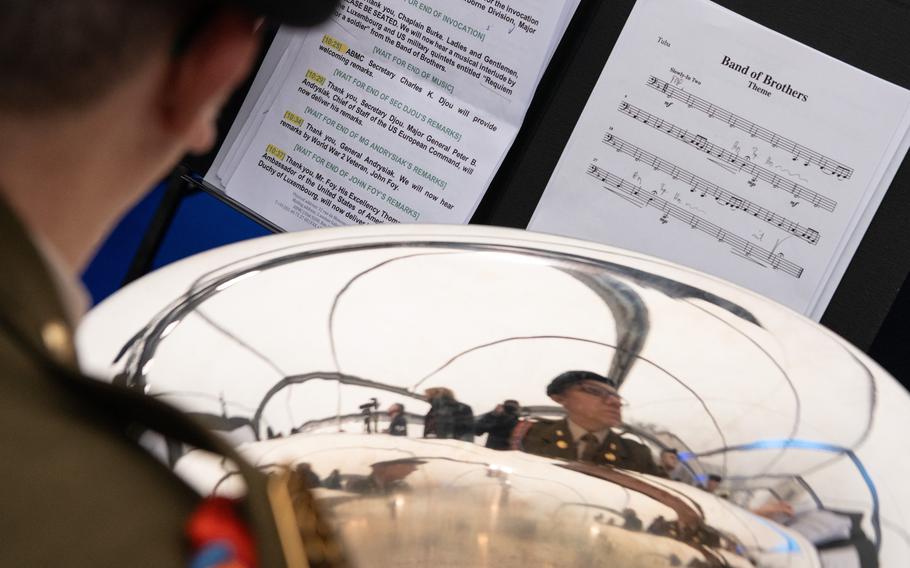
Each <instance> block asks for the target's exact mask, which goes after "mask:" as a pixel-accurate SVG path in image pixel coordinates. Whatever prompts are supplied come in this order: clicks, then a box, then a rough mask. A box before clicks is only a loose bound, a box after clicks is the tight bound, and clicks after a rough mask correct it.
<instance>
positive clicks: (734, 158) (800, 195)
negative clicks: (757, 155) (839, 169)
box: [619, 101, 837, 212]
mask: <svg viewBox="0 0 910 568" xmlns="http://www.w3.org/2000/svg"><path fill="white" fill-rule="evenodd" d="M619 111H620V112H621V113H623V114H626V115H628V116H630V117H632V118H634V119H635V120H637V121H639V122H641V123H643V124H647V125H648V126H650V127H651V128H654V129H655V130H659V131H660V132H663V133H664V134H667V135H669V136H672V137H673V138H676V139H678V140H682V141H683V142H685V143H686V144H688V145H690V146H692V147H694V148H695V149H697V150H699V151H701V152H704V153H706V154H708V155H709V156H713V157H716V158H719V159H720V160H721V161H722V162H724V163H726V164H730V165H732V166H733V167H735V168H736V169H737V170H739V171H743V172H746V173H749V174H752V178H753V179H756V180H758V179H760V180H762V181H764V182H766V183H768V184H769V185H771V187H773V188H774V189H780V190H783V191H786V192H787V193H790V194H792V195H793V197H795V198H797V199H805V200H806V201H808V202H810V203H812V205H814V206H815V207H821V208H822V209H824V210H826V211H829V212H833V211H834V209H835V208H836V207H837V202H836V201H834V200H833V199H831V198H828V197H825V196H824V195H821V194H820V193H817V192H815V191H812V190H811V189H809V188H808V187H804V186H802V185H799V184H797V183H795V182H793V181H791V180H789V179H786V178H782V177H781V176H779V175H778V174H775V173H774V172H772V171H770V170H768V169H766V168H763V167H762V166H759V165H756V164H753V163H752V162H751V161H750V160H748V159H746V158H744V157H742V156H738V155H737V154H734V153H733V152H730V151H728V150H725V149H723V148H721V147H720V146H716V145H715V144H712V143H711V142H709V141H708V139H707V138H705V137H704V136H701V135H700V134H691V133H690V132H689V131H687V130H684V129H682V128H679V127H678V126H676V125H674V124H673V123H671V122H668V121H665V120H663V119H661V118H660V117H657V116H654V115H652V114H650V113H648V112H646V111H644V110H642V109H640V108H638V107H636V106H633V105H631V104H629V103H627V102H626V101H622V102H621V103H619Z"/></svg>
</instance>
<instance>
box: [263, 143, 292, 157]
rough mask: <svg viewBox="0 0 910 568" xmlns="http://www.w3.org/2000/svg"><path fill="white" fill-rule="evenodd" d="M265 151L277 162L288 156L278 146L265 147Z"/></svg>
mask: <svg viewBox="0 0 910 568" xmlns="http://www.w3.org/2000/svg"><path fill="white" fill-rule="evenodd" d="M265 151H266V153H268V154H271V155H272V156H275V157H276V158H278V159H279V160H283V159H284V157H285V156H287V155H288V154H287V152H285V151H284V150H282V149H281V148H279V147H278V146H274V145H272V144H269V145H268V146H266V147H265Z"/></svg>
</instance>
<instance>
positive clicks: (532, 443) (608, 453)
mask: <svg viewBox="0 0 910 568" xmlns="http://www.w3.org/2000/svg"><path fill="white" fill-rule="evenodd" d="M525 428H526V429H527V433H526V434H525V435H524V437H523V438H522V440H521V447H520V449H521V450H523V451H525V452H528V453H529V454H535V455H538V456H543V457H548V458H560V459H564V460H569V461H578V447H577V446H576V444H575V441H574V440H573V439H572V433H571V432H570V431H569V423H568V421H567V420H565V419H563V420H558V421H550V420H541V419H538V420H537V421H535V422H531V423H530V426H529V427H528V426H526V427H525ZM592 463H594V464H597V465H612V466H615V467H618V468H622V469H628V470H632V471H637V472H640V473H647V474H650V475H657V476H660V477H665V475H664V474H663V472H662V471H661V470H660V468H658V467H657V464H656V463H655V462H654V458H653V457H652V456H651V450H650V449H648V447H647V446H645V445H644V444H641V443H639V442H636V441H634V440H630V439H628V438H623V437H621V436H620V435H619V434H617V433H616V432H613V431H610V432H609V433H608V434H607V437H606V438H604V441H603V443H602V444H600V447H599V448H598V449H597V453H596V454H595V455H594V459H593V460H592Z"/></svg>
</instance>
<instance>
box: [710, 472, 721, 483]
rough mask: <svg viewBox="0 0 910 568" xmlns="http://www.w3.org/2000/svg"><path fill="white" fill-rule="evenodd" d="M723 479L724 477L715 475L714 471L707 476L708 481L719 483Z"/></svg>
mask: <svg viewBox="0 0 910 568" xmlns="http://www.w3.org/2000/svg"><path fill="white" fill-rule="evenodd" d="M723 480H724V478H723V477H721V476H719V475H717V474H716V473H712V474H710V475H709V476H708V481H716V482H718V483H720V482H721V481H723Z"/></svg>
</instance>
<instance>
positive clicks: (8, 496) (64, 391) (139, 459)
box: [0, 200, 285, 568]
mask: <svg viewBox="0 0 910 568" xmlns="http://www.w3.org/2000/svg"><path fill="white" fill-rule="evenodd" d="M0 259H2V263H3V270H2V276H0V463H2V464H3V465H2V466H0V508H2V512H0V540H2V542H3V546H0V566H92V567H95V566H154V567H157V568H160V567H166V566H167V567H170V566H185V565H187V564H188V562H189V558H190V551H189V550H188V549H187V546H186V543H185V537H184V524H185V523H186V521H187V518H188V517H189V515H190V514H191V512H192V511H193V510H194V508H195V507H196V506H197V505H198V504H199V501H200V497H199V495H198V494H196V493H195V492H193V491H192V490H191V489H190V488H189V487H188V486H187V485H186V484H185V483H183V482H182V481H181V480H180V479H179V478H177V477H176V476H175V475H174V474H173V473H172V472H171V471H170V470H169V469H167V468H166V467H165V466H164V465H162V464H161V463H160V462H159V461H158V460H157V459H155V458H153V457H152V456H150V455H149V454H147V453H146V452H145V451H144V450H142V449H141V448H140V447H139V446H138V445H137V444H136V442H135V436H132V435H130V434H131V433H135V432H141V431H145V430H148V429H151V430H155V431H158V432H160V433H163V434H166V435H168V436H170V437H172V438H175V439H179V440H182V441H184V442H187V443H189V444H191V445H193V446H195V447H198V448H202V449H206V450H209V451H214V452H217V453H221V454H223V455H227V456H229V457H231V458H232V459H239V458H237V455H236V453H234V452H233V450H232V449H231V448H230V447H228V446H227V445H226V444H224V442H222V441H220V440H219V439H215V438H213V437H211V436H210V435H209V434H208V433H207V432H205V431H203V430H201V429H200V428H198V427H197V426H196V425H195V424H194V423H192V422H190V421H189V419H187V418H186V416H185V415H183V414H181V413H179V412H177V411H175V410H173V409H172V408H171V407H168V406H166V405H163V404H161V403H158V402H156V401H154V400H153V399H151V398H150V397H146V396H144V395H142V394H141V393H137V392H135V391H132V390H127V389H125V388H123V389H121V388H118V387H114V386H113V385H109V384H107V383H102V382H100V381H95V380H91V379H87V378H85V377H83V376H81V375H80V374H79V373H78V372H77V371H76V364H75V356H74V349H73V344H72V340H71V329H70V327H69V325H68V324H67V322H66V321H65V319H64V315H63V314H64V310H63V306H62V304H61V302H60V300H59V298H58V294H57V290H56V288H55V285H54V282H53V280H52V278H51V276H50V272H49V270H48V268H47V266H46V265H45V264H44V261H43V259H42V257H41V256H40V254H39V253H38V251H37V250H36V249H35V248H34V246H33V245H32V243H31V241H30V239H29V237H28V235H27V234H26V231H25V229H24V228H23V226H22V225H20V223H19V221H18V220H17V219H16V218H15V217H14V216H13V214H12V213H11V212H10V210H9V209H8V208H7V206H6V204H5V203H3V202H2V200H0ZM241 461H242V460H241ZM240 468H241V470H243V473H244V475H245V477H246V480H247V483H248V486H249V496H248V498H247V499H246V500H245V502H244V503H243V504H242V505H241V508H240V510H241V514H242V515H243V516H244V517H245V519H246V520H247V523H248V525H249V527H250V529H251V531H252V532H253V535H254V538H255V539H256V542H257V554H258V556H259V562H260V566H280V565H284V564H285V562H284V559H283V556H282V553H281V544H280V540H279V539H278V533H277V530H276V528H275V524H274V517H273V516H272V513H271V509H270V508H269V504H268V495H267V488H266V482H265V478H264V477H262V476H261V475H259V474H258V473H257V472H256V471H254V470H252V468H250V466H248V465H246V464H241V465H240Z"/></svg>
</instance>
